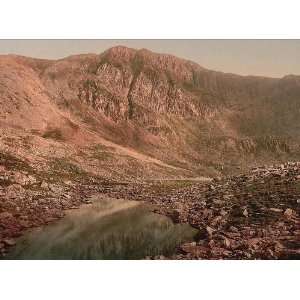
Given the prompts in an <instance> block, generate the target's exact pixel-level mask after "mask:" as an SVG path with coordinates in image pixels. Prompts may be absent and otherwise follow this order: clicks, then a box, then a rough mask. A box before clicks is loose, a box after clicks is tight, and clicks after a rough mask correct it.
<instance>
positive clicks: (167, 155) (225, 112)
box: [0, 46, 300, 175]
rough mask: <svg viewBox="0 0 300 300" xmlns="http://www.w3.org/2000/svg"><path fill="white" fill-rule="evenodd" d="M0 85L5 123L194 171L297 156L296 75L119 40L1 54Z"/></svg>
mask: <svg viewBox="0 0 300 300" xmlns="http://www.w3.org/2000/svg"><path fill="white" fill-rule="evenodd" d="M0 93H1V97H0V124H1V125H2V127H5V126H6V127H9V128H14V129H19V130H21V131H22V130H25V131H34V132H36V133H37V134H40V135H41V136H43V137H46V138H48V137H50V138H56V140H57V141H59V142H70V143H77V144H78V143H81V144H86V143H89V142H90V141H91V140H95V138H96V135H97V136H98V137H99V138H105V139H109V140H110V141H112V142H114V143H117V144H121V145H122V146H125V147H131V148H134V149H135V150H137V151H143V153H145V154H147V155H151V156H154V157H155V158H158V159H160V160H163V161H169V162H170V161H172V162H179V164H180V165H181V166H183V167H184V169H188V170H192V171H193V172H194V171H196V172H198V173H197V174H200V173H201V175H203V174H202V173H203V170H205V172H209V173H211V174H214V175H216V173H222V172H232V170H236V166H235V163H237V164H239V168H243V166H249V165H251V164H253V162H254V161H255V160H257V161H258V162H270V163H273V162H276V161H278V160H279V159H280V158H282V159H285V157H286V156H289V155H291V153H292V154H293V155H294V157H298V156H299V154H298V152H297V147H298V145H299V143H300V142H299V140H300V135H299V130H298V128H299V126H300V124H299V120H300V118H299V111H300V102H299V101H298V99H299V97H300V79H299V77H297V76H286V77H284V78H282V79H274V78H263V77H255V76H238V75H234V74H225V73H221V72H215V71H211V70H207V69H205V68H203V67H201V66H199V65H197V64H195V63H193V62H190V61H187V60H184V59H180V58H177V57H175V56H172V55H167V54H157V53H153V52H151V51H149V50H146V49H141V50H135V49H130V48H126V47H122V46H118V47H114V48H111V49H109V50H107V51H105V52H104V53H102V54H100V55H96V54H87V55H75V56H70V57H67V58H64V59H60V60H38V59H31V58H26V57H18V56H1V57H0ZM87 131H88V132H87ZM169 149H172V151H171V152H170V151H169ZM199 170H200V173H199ZM208 170H210V171H208ZM204 175H205V174H204Z"/></svg>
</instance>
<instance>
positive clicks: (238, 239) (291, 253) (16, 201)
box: [0, 160, 300, 259]
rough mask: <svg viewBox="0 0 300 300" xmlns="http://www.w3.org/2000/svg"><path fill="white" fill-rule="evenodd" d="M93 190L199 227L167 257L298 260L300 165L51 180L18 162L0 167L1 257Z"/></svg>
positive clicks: (299, 245)
mask: <svg viewBox="0 0 300 300" xmlns="http://www.w3.org/2000/svg"><path fill="white" fill-rule="evenodd" d="M6 161H7V160H6ZM16 165H17V164H16V162H14V166H16ZM95 194H102V195H106V196H109V197H112V198H122V199H128V200H138V201H145V202H148V203H151V204H152V205H153V210H154V212H157V213H160V214H164V215H167V216H169V217H171V218H172V220H173V221H174V222H180V223H189V224H190V225H192V226H193V227H195V228H197V229H199V234H198V236H197V239H196V241H195V242H191V243H185V244H183V245H181V246H180V247H179V248H178V252H177V254H176V255H174V256H172V257H168V258H169V259H299V258H300V163H286V164H282V165H278V166H270V167H261V168H256V169H253V170H252V171H251V172H249V173H247V174H241V175H238V176H231V177H224V178H214V179H213V180H212V181H208V180H205V181H201V180H200V181H199V180H189V179H186V180H162V181H149V182H146V183H128V182H124V183H120V182H112V181H103V180H100V179H97V178H93V177H85V178H84V179H83V178H76V179H72V180H64V181H62V182H58V181H55V180H54V178H45V177H43V176H41V174H40V173H38V172H36V171H34V170H31V169H30V170H27V171H24V170H22V165H21V164H20V170H15V169H14V170H11V169H10V168H9V166H8V165H6V166H1V165H0V253H1V255H2V256H3V258H5V255H6V253H7V252H8V251H9V248H10V247H12V246H14V244H15V243H16V239H17V238H18V237H19V236H20V235H22V233H24V231H25V230H27V229H29V228H32V227H36V226H41V225H43V224H47V223H50V222H53V221H54V220H56V219H58V218H61V217H63V216H64V214H65V212H64V211H65V210H66V209H72V208H73V209H75V208H78V207H79V206H80V205H81V204H84V203H88V202H89V199H90V197H92V195H95ZM154 258H157V257H154ZM158 258H160V259H162V258H164V257H161V256H160V257H158Z"/></svg>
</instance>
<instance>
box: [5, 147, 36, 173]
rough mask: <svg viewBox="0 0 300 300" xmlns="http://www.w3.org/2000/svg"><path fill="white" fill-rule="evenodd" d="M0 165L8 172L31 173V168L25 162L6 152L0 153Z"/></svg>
mask: <svg viewBox="0 0 300 300" xmlns="http://www.w3.org/2000/svg"><path fill="white" fill-rule="evenodd" d="M0 165H2V166H4V167H5V168H7V169H8V170H18V171H26V172H31V173H32V172H33V168H32V167H31V166H30V165H29V164H28V163H27V162H25V161H24V160H21V159H19V158H18V157H16V156H14V155H12V154H9V153H6V152H0Z"/></svg>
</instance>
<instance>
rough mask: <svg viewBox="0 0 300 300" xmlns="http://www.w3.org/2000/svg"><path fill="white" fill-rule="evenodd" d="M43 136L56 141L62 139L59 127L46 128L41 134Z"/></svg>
mask: <svg viewBox="0 0 300 300" xmlns="http://www.w3.org/2000/svg"><path fill="white" fill-rule="evenodd" d="M42 137H43V138H45V139H53V140H57V141H64V140H65V139H64V137H63V134H62V132H61V130H60V129H58V128H54V129H48V130H47V131H46V132H45V133H44V134H43V135H42Z"/></svg>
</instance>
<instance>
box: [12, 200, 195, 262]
mask: <svg viewBox="0 0 300 300" xmlns="http://www.w3.org/2000/svg"><path fill="white" fill-rule="evenodd" d="M196 234H197V230H196V229H194V228H192V227H191V226H189V225H188V224H174V223H173V222H172V220H171V219H170V218H168V217H165V216H162V215H158V214H155V213H152V212H151V211H150V209H149V207H147V205H145V204H143V203H141V202H136V201H127V200H117V199H111V198H98V199H94V201H93V203H92V204H90V205H85V206H83V207H81V208H80V209H78V210H72V211H70V212H68V213H67V215H66V217H64V218H63V219H61V220H58V221H57V222H55V223H53V224H50V225H47V226H44V227H41V228H38V229H35V230H32V231H30V232H28V233H27V234H25V235H24V236H23V237H22V238H21V239H20V240H19V241H18V243H17V245H16V247H15V248H14V249H12V252H11V253H10V254H9V255H8V256H7V257H6V258H7V259H143V258H145V257H146V256H155V255H165V256H169V255H172V254H173V253H175V252H176V247H177V246H178V245H180V244H181V243H183V242H185V241H192V240H193V238H194V237H195V236H196Z"/></svg>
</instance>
